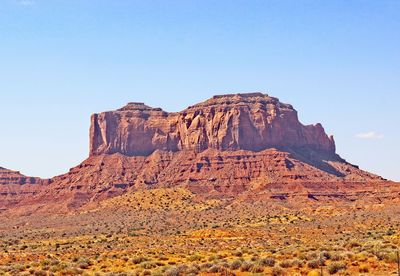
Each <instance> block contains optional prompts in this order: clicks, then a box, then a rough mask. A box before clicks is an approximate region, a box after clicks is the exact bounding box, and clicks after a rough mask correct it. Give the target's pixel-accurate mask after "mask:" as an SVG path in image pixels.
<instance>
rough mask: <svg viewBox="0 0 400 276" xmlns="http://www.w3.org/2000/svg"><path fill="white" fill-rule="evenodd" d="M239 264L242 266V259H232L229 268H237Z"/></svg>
mask: <svg viewBox="0 0 400 276" xmlns="http://www.w3.org/2000/svg"><path fill="white" fill-rule="evenodd" d="M241 266H242V261H240V260H236V261H233V262H232V263H231V265H230V268H231V269H232V270H238V269H239V268H240V267H241Z"/></svg>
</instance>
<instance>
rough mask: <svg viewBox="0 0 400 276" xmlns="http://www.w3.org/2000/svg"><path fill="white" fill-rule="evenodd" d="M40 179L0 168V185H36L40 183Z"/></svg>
mask: <svg viewBox="0 0 400 276" xmlns="http://www.w3.org/2000/svg"><path fill="white" fill-rule="evenodd" d="M41 181H42V180H41V179H40V178H38V177H30V176H25V175H23V174H21V173H20V172H19V171H12V170H9V169H5V168H2V167H0V185H6V184H18V185H24V184H38V183H41Z"/></svg>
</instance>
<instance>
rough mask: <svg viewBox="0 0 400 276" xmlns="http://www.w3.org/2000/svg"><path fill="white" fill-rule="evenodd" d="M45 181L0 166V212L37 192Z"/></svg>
mask: <svg viewBox="0 0 400 276" xmlns="http://www.w3.org/2000/svg"><path fill="white" fill-rule="evenodd" d="M47 183H48V180H44V179H41V178H38V177H30V176H25V175H23V174H21V173H20V172H18V171H13V170H9V169H5V168H2V167H0V212H1V211H2V210H3V209H5V208H7V207H10V206H13V205H15V204H16V203H18V202H19V201H21V200H23V199H26V198H29V197H32V196H34V195H35V194H37V193H39V192H40V191H41V190H42V189H43V185H45V184H47Z"/></svg>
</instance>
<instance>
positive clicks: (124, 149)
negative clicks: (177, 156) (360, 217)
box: [90, 93, 335, 156]
mask: <svg viewBox="0 0 400 276" xmlns="http://www.w3.org/2000/svg"><path fill="white" fill-rule="evenodd" d="M271 147H276V148H311V149H313V150H318V151H323V152H326V153H328V154H332V155H333V154H335V142H334V140H333V137H328V136H327V135H326V134H325V131H324V129H323V127H322V126H321V124H316V125H309V126H304V125H302V124H301V123H300V122H299V120H298V117H297V112H296V110H295V109H293V107H292V106H291V105H289V104H284V103H281V102H280V101H279V100H278V99H277V98H274V97H270V96H268V95H265V94H262V93H248V94H229V95H221V96H214V97H213V98H211V99H209V100H207V101H205V102H203V103H200V104H197V105H194V106H191V107H189V108H187V109H185V110H183V111H181V112H177V113H168V112H165V111H163V110H161V109H159V108H151V107H148V106H146V105H144V104H143V103H129V104H128V105H126V106H125V107H123V108H121V109H118V110H116V111H110V112H103V113H99V114H94V115H92V117H91V127H90V155H91V156H94V155H101V154H111V153H117V152H118V153H121V154H124V155H128V156H148V155H150V154H151V153H153V152H154V151H156V150H164V151H172V152H176V151H181V150H194V151H196V152H201V151H204V150H206V149H217V150H223V151H225V150H249V151H260V150H264V149H267V148H271Z"/></svg>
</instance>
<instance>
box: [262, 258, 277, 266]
mask: <svg viewBox="0 0 400 276" xmlns="http://www.w3.org/2000/svg"><path fill="white" fill-rule="evenodd" d="M261 263H262V264H263V265H265V266H269V267H274V266H275V263H276V261H275V259H274V258H263V259H261Z"/></svg>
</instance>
